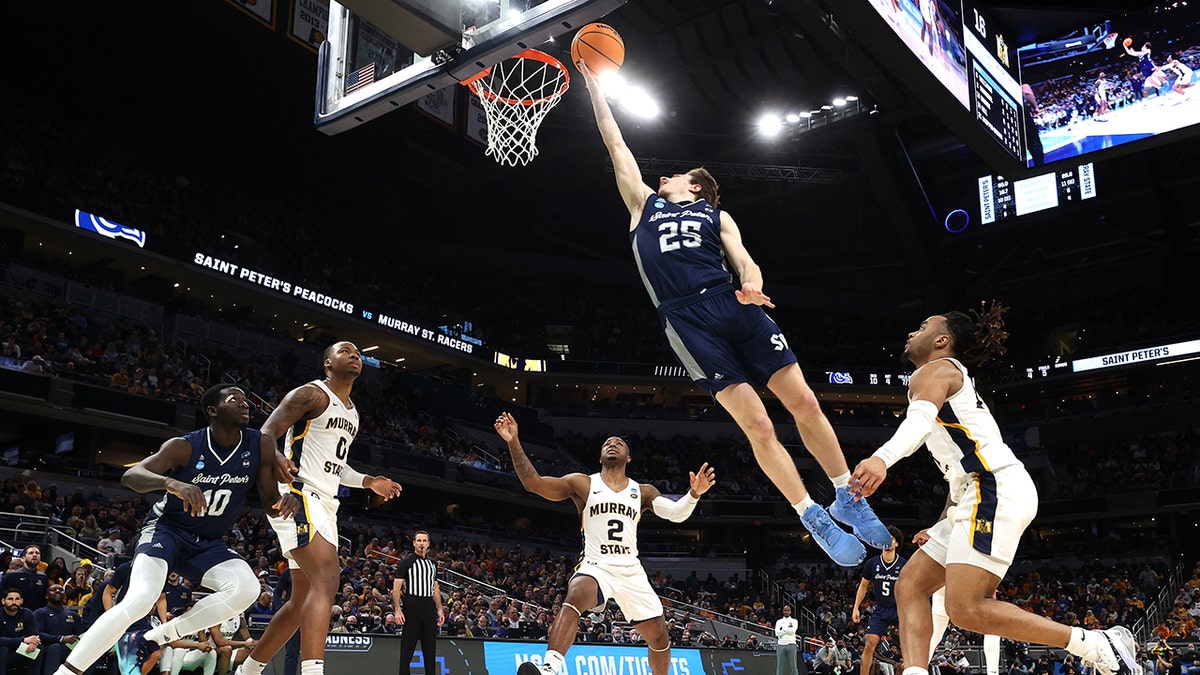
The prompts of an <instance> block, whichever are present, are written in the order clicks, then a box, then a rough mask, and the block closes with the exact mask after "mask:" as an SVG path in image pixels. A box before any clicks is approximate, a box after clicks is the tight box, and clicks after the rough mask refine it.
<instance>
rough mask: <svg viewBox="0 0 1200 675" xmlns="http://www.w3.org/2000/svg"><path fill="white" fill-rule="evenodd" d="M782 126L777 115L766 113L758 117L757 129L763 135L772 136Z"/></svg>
mask: <svg viewBox="0 0 1200 675" xmlns="http://www.w3.org/2000/svg"><path fill="white" fill-rule="evenodd" d="M782 128H783V122H782V121H781V120H780V119H779V116H777V115H774V114H771V113H767V114H766V115H763V116H762V117H760V118H758V130H759V131H760V132H761V133H762V135H764V136H774V135H776V134H778V133H779V131H780V130H781V129H782Z"/></svg>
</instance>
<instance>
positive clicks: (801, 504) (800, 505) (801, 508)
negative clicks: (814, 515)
mask: <svg viewBox="0 0 1200 675" xmlns="http://www.w3.org/2000/svg"><path fill="white" fill-rule="evenodd" d="M813 504H816V502H814V501H813V499H812V496H811V495H804V499H801V500H800V501H798V502H796V503H795V504H792V508H793V509H796V513H799V514H800V517H801V518H803V517H804V512H805V511H807V510H808V507H810V506H812V505H813Z"/></svg>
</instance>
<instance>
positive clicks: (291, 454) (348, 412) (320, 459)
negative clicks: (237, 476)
mask: <svg viewBox="0 0 1200 675" xmlns="http://www.w3.org/2000/svg"><path fill="white" fill-rule="evenodd" d="M311 384H315V385H317V386H318V387H320V388H321V390H322V391H324V392H325V394H326V395H327V396H329V405H328V406H326V407H325V410H324V411H322V412H321V414H320V415H317V416H316V417H314V418H312V419H311V420H304V421H301V422H298V423H296V424H295V425H294V426H292V428H291V429H288V433H287V442H286V445H285V452H284V456H285V457H287V458H288V459H290V460H292V461H293V462H295V463H296V466H297V467H298V468H299V469H300V473H299V474H298V475H297V476H296V480H297V481H299V482H300V483H302V484H303V487H304V489H307V490H312V491H314V492H316V493H317V494H319V495H321V496H322V497H327V498H329V499H335V498H336V497H337V491H338V483H339V480H340V479H341V475H342V470H343V469H344V468H345V467H346V458H347V457H348V456H349V455H350V444H351V443H353V442H354V437H355V436H357V435H358V408H357V407H355V408H352V409H347V408H346V406H345V404H343V403H342V400H341V399H339V398H338V397H337V394H335V393H333V392H332V391H331V390H330V389H329V387H327V386H325V383H324V382H321V381H320V380H313V381H312V382H311ZM280 489H284V490H286V489H287V488H286V486H283V485H281V486H280Z"/></svg>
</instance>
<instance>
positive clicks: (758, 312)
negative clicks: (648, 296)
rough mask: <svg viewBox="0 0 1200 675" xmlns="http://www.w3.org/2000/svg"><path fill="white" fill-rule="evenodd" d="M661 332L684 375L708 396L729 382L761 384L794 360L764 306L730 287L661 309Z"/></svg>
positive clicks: (781, 332)
mask: <svg viewBox="0 0 1200 675" xmlns="http://www.w3.org/2000/svg"><path fill="white" fill-rule="evenodd" d="M662 318H663V330H664V331H666V334H667V340H668V341H669V342H670V343H671V349H673V350H675V356H676V357H678V358H679V362H680V363H682V364H683V367H684V368H686V369H687V371H688V376H690V377H691V378H692V380H693V381H695V382H696V384H698V385H700V386H701V387H703V388H704V390H705V391H707V392H708V393H709V394H712V395H713V396H716V394H717V392H719V391H721V390H722V389H724V388H725V387H728V386H729V385H731V384H738V383H740V382H749V383H750V384H754V385H765V384H766V383H767V380H770V379H771V376H772V375H774V374H775V373H777V372H779V370H780V369H781V368H784V367H786V366H789V365H791V364H793V363H795V362H796V355H795V354H794V353H792V350H791V348H790V347H788V343H787V339H786V338H784V336H783V331H781V330H780V329H779V326H778V325H777V324H776V323H775V322H774V321H773V320H772V319H771V317H769V316H767V313H766V312H765V311H763V308H762V307H759V306H757V305H743V304H742V303H740V302H738V301H737V297H736V296H734V294H733V293H732V292H731V291H725V290H722V291H720V292H715V293H714V294H713V295H712V296H711V297H707V298H705V299H703V300H700V301H699V302H693V303H691V304H688V305H685V306H683V307H679V308H676V309H671V310H668V311H666V312H664V313H663V315H662Z"/></svg>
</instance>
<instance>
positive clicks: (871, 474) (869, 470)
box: [850, 457, 887, 499]
mask: <svg viewBox="0 0 1200 675" xmlns="http://www.w3.org/2000/svg"><path fill="white" fill-rule="evenodd" d="M885 478H887V465H886V464H884V463H883V460H882V459H879V458H878V457H868V458H866V459H864V460H863V461H861V462H859V463H858V466H856V467H854V473H853V474H851V476H850V494H852V495H854V498H855V499H861V498H863V497H870V496H871V495H872V494H874V493H875V490H877V489H879V486H880V485H881V484H882V483H883V481H884V479H885Z"/></svg>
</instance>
